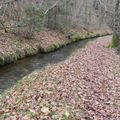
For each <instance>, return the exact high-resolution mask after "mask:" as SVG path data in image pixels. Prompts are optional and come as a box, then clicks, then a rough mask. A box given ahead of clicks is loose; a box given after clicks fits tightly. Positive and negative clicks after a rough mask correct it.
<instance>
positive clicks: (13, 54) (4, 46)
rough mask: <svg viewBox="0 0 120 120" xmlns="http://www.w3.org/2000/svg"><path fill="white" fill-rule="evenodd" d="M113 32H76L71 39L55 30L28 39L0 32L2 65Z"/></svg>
mask: <svg viewBox="0 0 120 120" xmlns="http://www.w3.org/2000/svg"><path fill="white" fill-rule="evenodd" d="M108 34H111V32H110V31H96V32H90V33H88V32H84V33H81V34H74V35H72V36H71V39H67V38H65V36H64V35H63V34H60V33H58V32H55V31H49V30H48V31H45V32H40V33H37V34H36V35H35V38H34V39H31V40H26V39H23V38H19V37H15V36H14V35H11V34H5V33H0V65H4V64H6V63H11V62H14V61H16V60H18V59H21V58H24V57H26V56H30V55H34V54H37V53H38V52H44V53H46V52H51V51H54V50H55V49H58V48H60V47H62V46H65V45H67V44H70V43H72V42H75V41H79V40H84V39H87V38H93V37H99V36H104V35H108Z"/></svg>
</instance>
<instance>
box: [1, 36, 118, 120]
mask: <svg viewBox="0 0 120 120" xmlns="http://www.w3.org/2000/svg"><path fill="white" fill-rule="evenodd" d="M110 42H111V36H109V37H104V38H103V37H102V38H98V39H97V41H92V42H89V43H88V44H87V45H86V47H85V48H83V49H82V50H81V49H80V50H78V51H77V52H75V53H74V55H73V54H72V55H71V57H70V58H68V59H67V60H65V61H64V62H61V63H58V64H55V65H49V66H47V67H46V68H45V69H43V70H38V71H35V72H33V73H32V74H30V75H28V76H26V77H25V78H23V80H22V81H21V82H20V83H19V84H18V85H16V86H14V87H13V88H12V89H11V90H10V91H9V92H8V93H7V94H6V95H5V96H4V97H3V98H1V99H0V119H2V120H4V119H5V120H11V119H15V120H16V119H22V120H37V119H39V120H44V119H45V120H113V119H114V120H119V119H120V115H119V113H120V109H119V107H120V104H119V103H120V95H119V91H120V61H119V60H120V56H119V55H117V54H116V52H115V50H114V49H109V48H106V47H104V46H108V45H109V44H110Z"/></svg>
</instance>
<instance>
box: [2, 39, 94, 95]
mask: <svg viewBox="0 0 120 120" xmlns="http://www.w3.org/2000/svg"><path fill="white" fill-rule="evenodd" d="M91 40H94V39H87V40H84V41H80V42H76V43H74V44H70V45H68V46H66V47H63V48H61V49H58V50H57V51H54V52H51V53H48V54H38V55H35V56H32V57H27V58H25V59H22V60H19V61H17V62H15V63H12V64H9V65H5V66H3V67H0V94H1V93H2V92H3V91H4V90H6V89H8V88H10V87H12V86H13V85H15V84H16V83H17V82H18V81H19V80H21V79H22V78H23V77H24V76H25V75H28V74H30V73H31V72H33V71H34V70H37V69H41V68H43V67H45V66H47V65H48V64H55V63H58V62H61V61H64V60H66V59H67V58H68V57H70V56H71V54H74V52H75V51H76V50H78V49H81V48H82V47H84V46H85V44H86V43H87V42H88V41H91Z"/></svg>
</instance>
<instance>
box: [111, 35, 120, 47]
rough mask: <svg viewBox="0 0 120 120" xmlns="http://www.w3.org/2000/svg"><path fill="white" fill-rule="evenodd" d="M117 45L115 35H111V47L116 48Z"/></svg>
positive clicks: (117, 41)
mask: <svg viewBox="0 0 120 120" xmlns="http://www.w3.org/2000/svg"><path fill="white" fill-rule="evenodd" d="M118 45H119V37H118V36H117V34H116V33H113V36H112V44H111V47H112V48H115V47H117V46H118Z"/></svg>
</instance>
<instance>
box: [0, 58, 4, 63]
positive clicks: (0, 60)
mask: <svg viewBox="0 0 120 120" xmlns="http://www.w3.org/2000/svg"><path fill="white" fill-rule="evenodd" d="M4 63H5V60H4V58H3V57H0V65H4Z"/></svg>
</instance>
